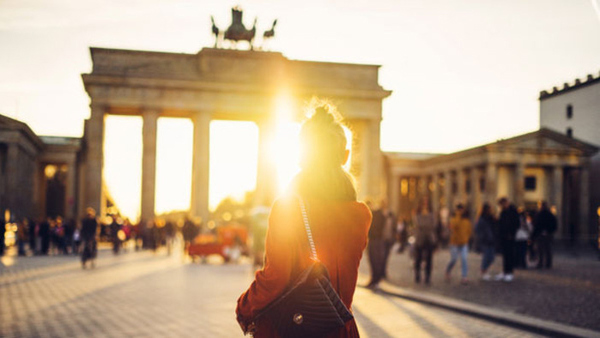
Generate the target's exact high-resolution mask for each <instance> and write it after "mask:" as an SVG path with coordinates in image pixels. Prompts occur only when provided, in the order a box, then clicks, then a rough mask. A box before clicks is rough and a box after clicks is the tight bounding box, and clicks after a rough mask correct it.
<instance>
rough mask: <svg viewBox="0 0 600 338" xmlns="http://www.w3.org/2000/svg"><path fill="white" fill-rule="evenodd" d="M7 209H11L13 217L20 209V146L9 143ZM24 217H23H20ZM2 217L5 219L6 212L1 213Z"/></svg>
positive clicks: (7, 154)
mask: <svg viewBox="0 0 600 338" xmlns="http://www.w3.org/2000/svg"><path fill="white" fill-rule="evenodd" d="M6 188H7V189H6V202H7V203H6V205H5V206H3V207H4V208H6V209H10V211H11V215H12V213H14V212H15V211H16V210H17V209H18V208H19V206H18V198H19V196H21V194H20V191H19V145H18V144H17V143H9V144H8V149H7V152H6ZM19 216H23V215H19ZM0 217H4V210H1V211H0Z"/></svg>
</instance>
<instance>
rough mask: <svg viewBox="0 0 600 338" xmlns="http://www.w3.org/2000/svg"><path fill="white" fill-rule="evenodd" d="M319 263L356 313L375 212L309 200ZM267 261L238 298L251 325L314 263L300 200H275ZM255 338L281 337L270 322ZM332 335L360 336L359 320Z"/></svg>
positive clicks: (241, 316) (360, 205) (265, 322)
mask: <svg viewBox="0 0 600 338" xmlns="http://www.w3.org/2000/svg"><path fill="white" fill-rule="evenodd" d="M305 203H306V208H307V211H308V217H309V222H310V227H311V230H312V233H313V238H314V242H315V246H316V250H317V255H318V258H319V260H320V261H321V262H322V263H323V264H324V265H325V266H326V267H327V270H329V275H330V277H331V284H332V285H333V287H334V288H335V290H336V291H337V292H338V294H339V295H340V298H341V299H342V301H343V302H344V304H345V305H346V306H347V307H348V308H349V309H351V306H352V298H353V296H354V290H355V288H356V280H357V278H358V265H359V263H360V259H361V257H362V253H363V250H364V248H365V246H366V245H367V234H368V232H369V225H370V223H371V212H370V211H369V209H368V208H367V206H366V205H364V204H363V203H360V202H337V201H311V200H309V201H305ZM265 254H266V260H265V266H264V268H263V269H262V270H260V271H258V272H257V273H256V277H255V280H254V282H252V284H251V285H250V288H248V290H247V291H246V292H244V293H243V294H242V295H241V296H240V298H239V299H238V304H237V309H236V314H237V316H238V321H239V322H240V324H241V325H242V327H247V326H248V325H249V324H250V323H251V322H252V319H253V318H254V316H256V314H257V313H259V312H260V310H261V309H263V308H264V307H266V306H267V305H268V304H269V303H271V302H272V301H273V300H274V299H275V298H277V296H278V295H279V294H281V293H282V292H283V290H284V289H285V287H286V286H287V285H288V283H289V282H290V281H291V280H293V279H294V277H295V276H296V275H297V274H298V273H299V272H301V271H302V270H303V269H305V268H306V267H308V266H309V265H310V262H311V261H310V249H309V245H308V240H307V237H306V235H305V229H304V225H303V221H302V216H301V213H300V206H299V203H298V199H297V198H287V199H280V200H278V201H276V202H275V204H274V205H273V208H272V210H271V215H270V216H269V228H268V230H267V239H266V251H265ZM256 327H257V329H256V333H255V337H278V334H277V332H276V330H275V328H274V327H273V325H272V324H271V323H270V322H269V321H268V319H266V318H265V319H261V320H260V321H259V322H258V323H256ZM329 337H358V329H357V327H356V323H355V321H354V320H352V321H349V322H348V323H347V324H346V326H345V327H343V328H341V329H340V330H338V331H335V332H332V333H331V335H329Z"/></svg>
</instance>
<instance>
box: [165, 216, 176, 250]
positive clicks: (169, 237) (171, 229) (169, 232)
mask: <svg viewBox="0 0 600 338" xmlns="http://www.w3.org/2000/svg"><path fill="white" fill-rule="evenodd" d="M175 231H176V229H175V223H173V221H171V220H168V221H167V222H166V223H165V245H166V246H167V254H168V255H171V250H172V249H173V242H174V241H175Z"/></svg>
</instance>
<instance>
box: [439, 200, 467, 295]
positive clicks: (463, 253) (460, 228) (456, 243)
mask: <svg viewBox="0 0 600 338" xmlns="http://www.w3.org/2000/svg"><path fill="white" fill-rule="evenodd" d="M472 232H473V227H472V225H471V221H469V217H468V215H467V211H466V209H465V207H464V206H463V205H462V204H458V205H457V206H456V211H455V213H454V217H452V219H450V262H448V266H447V267H446V280H447V281H449V280H450V274H451V272H452V268H454V264H455V263H456V259H457V258H458V256H459V255H460V267H461V280H460V282H461V283H462V284H466V283H467V282H468V281H469V280H468V278H467V274H468V269H469V267H468V265H467V254H468V251H469V239H470V238H471V234H472Z"/></svg>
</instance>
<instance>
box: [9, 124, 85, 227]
mask: <svg viewBox="0 0 600 338" xmlns="http://www.w3.org/2000/svg"><path fill="white" fill-rule="evenodd" d="M80 150H81V139H79V138H69V137H51V136H38V135H36V134H35V133H34V132H33V131H32V130H31V129H30V128H29V126H27V125H26V124H25V123H23V122H20V121H17V120H14V119H11V118H9V117H6V116H3V115H0V210H1V211H2V215H4V211H5V210H6V209H8V210H10V213H11V215H12V216H13V217H14V218H16V219H21V218H23V217H28V218H35V217H43V216H52V217H55V216H62V217H64V218H67V219H68V218H74V217H76V216H77V213H76V211H77V206H78V205H77V203H78V198H77V186H78V185H79V184H78V172H79V170H78V166H79V165H80V157H79V152H80Z"/></svg>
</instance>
